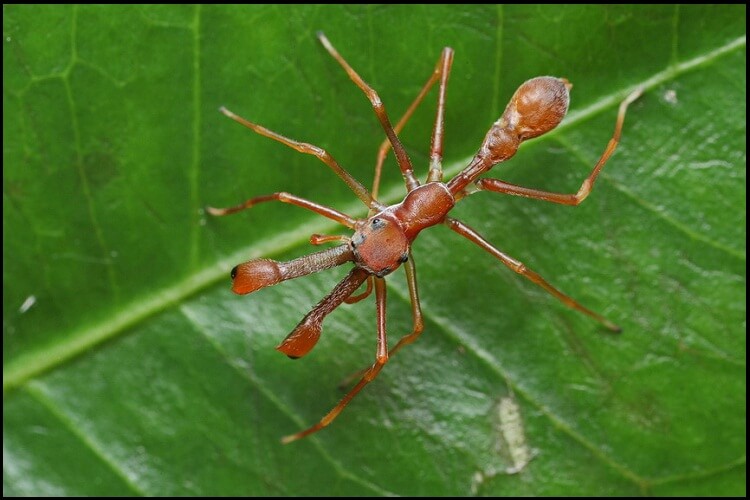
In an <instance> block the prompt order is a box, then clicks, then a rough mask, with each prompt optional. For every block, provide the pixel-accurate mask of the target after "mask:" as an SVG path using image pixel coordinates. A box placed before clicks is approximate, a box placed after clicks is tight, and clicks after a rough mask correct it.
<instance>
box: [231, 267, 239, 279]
mask: <svg viewBox="0 0 750 500" xmlns="http://www.w3.org/2000/svg"><path fill="white" fill-rule="evenodd" d="M238 267H240V266H234V267H233V268H232V272H231V273H229V276H231V277H232V279H234V277H235V276H237V268H238Z"/></svg>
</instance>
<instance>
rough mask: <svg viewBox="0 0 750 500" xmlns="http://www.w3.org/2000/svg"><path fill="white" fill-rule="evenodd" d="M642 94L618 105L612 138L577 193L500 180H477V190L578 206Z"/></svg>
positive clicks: (640, 91)
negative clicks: (627, 116) (635, 102)
mask: <svg viewBox="0 0 750 500" xmlns="http://www.w3.org/2000/svg"><path fill="white" fill-rule="evenodd" d="M642 92H643V89H638V90H636V91H635V92H633V93H632V94H630V95H629V96H628V97H626V98H625V100H624V101H622V103H620V110H619V112H618V113H617V122H616V123H615V132H614V134H612V138H611V139H610V140H609V144H607V148H606V149H605V150H604V153H602V156H601V158H599V161H598V162H596V165H595V166H594V169H593V170H592V171H591V174H589V176H588V177H587V178H586V179H585V180H584V181H583V184H581V187H580V189H579V190H578V192H577V193H575V194H560V193H551V192H548V191H540V190H538V189H530V188H526V187H523V186H516V185H515V184H510V183H508V182H504V181H501V180H500V179H479V180H478V181H476V182H475V184H476V186H477V187H478V188H479V189H481V190H485V191H495V192H496V193H506V194H512V195H515V196H525V197H526V198H534V199H537V200H544V201H549V202H552V203H560V204H562V205H573V206H575V205H578V204H580V203H581V202H582V201H583V200H585V199H586V197H587V196H588V195H589V193H590V192H591V189H593V187H594V182H596V178H597V176H598V175H599V172H601V171H602V168H603V167H604V164H605V163H607V160H609V157H610V156H612V153H614V152H615V148H617V144H618V143H619V142H620V134H621V132H622V124H623V122H624V120H625V112H626V111H627V109H628V105H629V104H630V103H632V102H633V101H635V100H636V99H638V97H640V95H641V93H642Z"/></svg>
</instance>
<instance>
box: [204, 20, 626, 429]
mask: <svg viewBox="0 0 750 500" xmlns="http://www.w3.org/2000/svg"><path fill="white" fill-rule="evenodd" d="M318 38H319V39H320V41H321V43H322V44H323V47H325V49H326V50H327V51H328V52H329V53H330V54H331V56H333V58H334V59H335V60H336V61H338V63H339V64H340V65H341V66H342V67H343V68H344V70H345V71H346V72H347V74H348V75H349V77H350V78H351V79H352V81H353V82H354V83H355V84H356V85H357V86H358V87H359V88H360V89H361V90H362V91H363V92H364V93H365V95H366V96H367V98H368V99H369V100H370V103H371V104H372V107H373V110H374V111H375V115H376V116H377V118H378V120H379V121H380V124H381V125H382V127H383V130H384V131H385V134H386V136H387V139H386V140H385V141H384V142H383V143H382V144H381V146H380V150H379V152H378V157H377V162H376V165H375V179H374V182H373V188H372V190H371V191H368V190H367V189H366V188H365V187H364V186H363V185H362V184H361V183H360V182H359V181H357V180H356V179H355V178H354V177H352V175H351V174H349V172H347V171H346V170H345V169H344V168H343V167H341V166H340V165H339V164H338V163H337V162H336V160H335V159H334V158H333V156H331V155H330V154H329V153H328V152H327V151H325V150H324V149H321V148H319V147H317V146H314V145H312V144H307V143H304V142H298V141H295V140H292V139H289V138H287V137H284V136H282V135H280V134H277V133H275V132H272V131H271V130H268V129H267V128H264V127H262V126H260V125H257V124H255V123H252V122H250V121H248V120H246V119H244V118H242V117H240V116H238V115H236V114H234V113H232V112H231V111H229V110H228V109H226V108H223V107H222V108H221V111H222V112H223V113H224V114H225V115H226V116H228V117H229V118H231V119H233V120H234V121H236V122H238V123H240V124H242V125H244V126H245V127H247V128H249V129H251V130H253V131H254V132H256V133H258V134H260V135H263V136H266V137H269V138H271V139H274V140H276V141H278V142H280V143H282V144H285V145H286V146H289V147H291V148H293V149H295V150H297V151H299V152H301V153H306V154H311V155H314V156H316V157H318V158H319V159H320V160H321V161H322V162H323V163H325V164H326V165H328V166H329V167H330V168H331V169H332V170H333V171H334V172H335V173H336V175H338V176H339V177H340V178H341V179H342V180H343V181H344V182H345V183H346V184H347V185H348V186H349V187H350V188H351V190H352V191H353V192H354V194H355V195H356V196H357V197H358V198H359V199H360V200H362V202H363V203H364V204H365V206H366V207H367V208H368V209H369V214H368V217H367V218H364V219H356V218H354V217H351V216H350V215H347V214H345V213H343V212H339V211H338V210H335V209H333V208H330V207H327V206H325V205H321V204H319V203H316V202H313V201H310V200H306V199H304V198H300V197H298V196H295V195H292V194H289V193H285V192H279V193H273V194H270V195H265V196H258V197H255V198H251V199H249V200H247V201H246V202H244V203H241V204H240V205H237V206H234V207H229V208H213V207H209V208H208V209H207V210H208V212H209V213H210V214H212V215H228V214H232V213H236V212H239V211H241V210H244V209H247V208H251V207H253V206H255V205H257V204H258V203H264V202H267V201H273V200H275V201H280V202H283V203H290V204H292V205H296V206H298V207H301V208H304V209H307V210H310V211H313V212H315V213H317V214H319V215H322V216H324V217H327V218H329V219H331V220H334V221H336V222H338V223H339V224H341V225H343V226H346V227H347V228H349V229H351V230H353V231H354V234H352V236H328V235H325V236H324V235H313V236H312V237H311V238H310V241H311V242H312V243H313V244H315V245H320V244H323V243H329V242H337V243H339V245H337V246H334V247H331V248H327V249H325V250H321V251H319V252H315V253H312V254H310V255H306V256H303V257H299V258H297V259H294V260H291V261H289V262H277V261H274V260H271V259H254V260H251V261H248V262H245V263H242V264H240V265H238V266H236V267H235V268H234V269H232V271H231V277H232V280H233V282H232V289H233V290H234V292H235V293H238V294H247V293H252V292H254V291H256V290H258V289H260V288H263V287H267V286H271V285H275V284H277V283H279V282H281V281H285V280H289V279H293V278H298V277H300V276H305V275H308V274H311V273H314V272H317V271H321V270H323V269H328V268H331V267H334V266H339V265H342V264H345V263H347V262H352V263H353V264H354V267H353V268H352V269H351V270H350V271H349V274H348V275H347V276H346V277H345V278H344V279H343V280H341V281H340V282H339V283H338V284H337V285H336V286H335V287H334V288H333V290H332V291H331V292H330V293H329V294H328V295H327V296H326V297H325V298H323V299H322V300H321V301H320V302H319V303H318V304H317V305H316V306H315V307H313V309H312V310H311V311H310V312H309V313H308V314H307V315H306V316H305V317H304V318H303V319H302V321H301V322H300V323H299V324H298V325H297V326H296V327H295V328H294V330H292V332H291V333H290V334H289V335H287V337H286V338H285V339H284V340H283V341H282V342H281V344H279V346H278V347H277V348H276V349H278V350H279V351H281V352H282V353H284V354H286V355H287V356H289V357H291V358H299V357H301V356H304V355H305V354H307V353H308V352H310V350H311V349H312V348H313V347H314V346H315V344H316V343H317V342H318V339H319V338H320V334H321V330H322V324H323V320H324V319H325V318H326V316H327V315H328V314H329V313H330V312H331V311H333V310H334V309H336V308H337V307H338V306H340V305H341V304H342V303H344V302H346V303H353V302H357V301H360V300H362V299H364V298H366V297H367V296H369V295H370V294H371V293H372V290H373V289H374V290H375V303H376V310H377V313H376V314H377V334H378V340H377V352H376V356H375V362H374V363H373V364H372V366H370V367H368V368H366V369H365V370H363V371H361V372H359V373H358V374H356V375H357V376H359V377H360V379H359V382H357V384H356V385H355V386H354V387H353V388H352V389H351V390H350V391H349V392H348V393H347V394H346V395H345V396H344V397H343V399H342V400H341V401H340V402H339V403H338V404H337V405H336V406H335V407H334V408H333V409H332V410H331V411H330V412H329V413H328V414H326V415H325V416H324V417H323V418H322V419H321V420H320V421H319V422H318V423H316V424H315V425H313V426H311V427H309V428H307V429H305V430H303V431H301V432H298V433H296V434H293V435H290V436H286V437H284V438H283V439H282V442H284V443H288V442H291V441H294V440H297V439H300V438H303V437H305V436H308V435H309V434H312V433H314V432H316V431H318V430H320V429H322V428H324V427H325V426H327V425H328V424H330V423H331V422H332V421H333V420H334V419H335V418H336V417H337V416H338V414H339V413H341V411H342V410H343V409H344V407H346V405H348V404H349V402H350V401H351V400H352V399H353V398H354V396H356V395H357V394H358V393H359V392H360V391H361V390H362V389H363V388H364V387H365V386H366V385H367V384H368V383H370V382H371V381H372V380H373V379H374V378H375V377H377V375H378V373H380V371H381V369H382V368H383V366H384V365H385V363H386V362H387V361H388V359H389V358H390V357H391V356H393V355H394V354H395V353H396V352H398V350H399V349H401V348H402V347H403V346H405V345H406V344H410V343H411V342H414V341H415V340H416V339H417V338H418V337H419V335H420V334H421V333H422V330H423V328H424V325H423V321H422V312H421V308H420V305H419V294H418V291H417V280H416V268H415V265H414V259H413V258H412V256H411V244H412V242H413V241H414V240H415V238H416V237H417V236H418V235H419V233H420V232H421V231H422V230H423V229H426V228H428V227H431V226H434V225H436V224H445V225H446V226H448V227H449V228H450V229H451V230H452V231H454V232H456V233H457V234H459V235H460V236H463V237H464V238H466V239H468V240H469V241H471V242H473V243H475V244H476V245H478V246H479V247H480V248H482V249H484V250H485V251H487V252H488V253H490V254H491V255H492V256H493V257H495V258H496V259H498V260H499V261H500V262H501V263H502V264H504V265H505V266H507V267H509V268H510V269H512V270H513V271H515V272H516V273H518V274H520V275H522V276H523V277H525V278H527V279H528V280H530V281H532V282H533V283H535V284H536V285H538V286H541V287H542V288H544V289H545V290H546V291H547V292H549V293H550V294H552V295H553V296H555V297H556V298H557V299H559V300H560V301H562V302H563V303H564V304H565V305H567V306H568V307H571V308H573V309H575V310H577V311H580V312H582V313H584V314H586V315H588V316H590V317H591V318H593V319H595V320H596V321H598V322H599V323H601V324H602V325H603V326H604V327H606V328H607V329H609V330H611V331H614V332H619V331H620V328H619V327H618V326H617V325H615V324H614V323H612V322H610V321H608V320H607V319H605V318H604V317H602V316H600V315H599V314H597V313H595V312H593V311H591V310H590V309H588V308H586V307H584V306H583V305H581V304H579V303H578V302H577V301H575V300H574V299H572V298H571V297H569V296H567V295H565V294H564V293H562V292H560V291H559V290H557V289H556V288H555V287H553V286H552V285H550V284H549V283H548V282H547V281H546V280H545V279H544V278H542V277H541V276H540V275H539V274H537V273H535V272H534V271H532V270H531V269H529V268H527V267H526V266H525V265H524V264H523V263H522V262H520V261H518V260H516V259H514V258H513V257H511V256H509V255H507V254H505V253H504V252H502V251H500V250H498V249H497V248H495V247H494V246H492V244H491V243H489V242H488V241H487V240H485V239H484V238H483V237H482V236H481V235H479V234H478V233H477V232H476V231H475V230H473V229H472V228H471V227H469V226H468V225H466V224H464V223H463V222H461V221H459V220H458V219H455V218H453V217H450V216H449V215H448V214H449V213H450V211H451V209H452V208H453V207H454V206H455V205H456V203H458V202H459V201H460V200H461V199H463V198H464V197H466V196H468V195H469V194H472V193H474V192H476V191H493V192H496V193H504V194H510V195H515V196H524V197H527V198H533V199H538V200H544V201H548V202H552V203H559V204H563V205H578V204H579V203H581V202H582V201H583V200H584V199H586V197H587V196H588V195H589V193H590V192H591V189H592V188H593V186H594V182H595V181H596V178H597V176H598V175H599V173H600V172H601V170H602V167H604V164H605V163H606V162H607V160H608V159H609V157H610V156H611V155H612V153H613V152H614V151H615V148H616V147H617V144H618V142H619V139H620V133H621V131H622V125H623V120H624V118H625V111H626V109H627V107H628V105H629V104H630V103H631V102H633V101H634V100H635V99H636V98H638V96H639V95H640V94H641V89H639V90H636V91H635V92H633V93H632V94H630V95H629V96H628V97H627V98H626V99H625V100H624V101H623V102H622V104H620V109H619V112H618V115H617V121H616V124H615V131H614V134H613V135H612V138H611V139H610V141H609V144H608V145H607V147H606V149H605V150H604V153H603V154H602V156H601V158H600V159H599V161H598V162H597V163H596V165H595V166H594V169H593V170H592V172H591V174H590V175H589V176H588V177H587V178H586V179H585V180H584V181H583V184H582V185H581V188H580V189H579V190H578V192H577V193H575V194H559V193H552V192H547V191H540V190H537V189H531V188H526V187H523V186H517V185H514V184H510V183H507V182H504V181H501V180H499V179H488V178H479V176H480V175H482V174H484V173H485V172H487V171H489V170H490V169H491V168H492V167H493V166H495V165H496V164H498V163H500V162H502V161H505V160H507V159H509V158H511V157H512V156H513V155H514V154H515V153H516V151H517V150H518V147H519V146H520V144H521V143H522V142H523V141H526V140H528V139H532V138H534V137H538V136H540V135H542V134H545V133H546V132H549V131H550V130H552V129H553V128H555V127H556V126H557V125H558V124H559V123H560V122H561V121H562V119H563V117H564V116H565V114H566V113H567V110H568V102H569V90H570V88H571V84H570V83H569V82H568V81H567V80H565V79H564V78H554V77H550V76H542V77H537V78H533V79H531V80H529V81H527V82H525V83H524V84H522V85H521V86H520V87H519V88H518V90H516V92H515V94H514V95H513V97H512V98H511V100H510V103H509V104H508V106H507V107H506V109H505V112H504V113H503V114H502V116H501V117H500V119H499V120H497V121H496V122H495V123H494V124H493V125H492V127H491V128H490V130H489V131H488V132H487V135H486V136H485V138H484V141H483V142H482V144H481V146H480V147H479V150H478V151H477V153H476V155H475V156H474V158H473V159H472V160H471V162H470V163H469V164H468V165H467V166H466V167H465V168H464V169H463V170H462V171H461V172H459V173H458V174H457V175H456V176H454V177H453V178H452V179H451V180H450V181H448V182H443V171H442V164H441V163H442V157H443V131H444V118H445V95H446V89H447V84H448V76H449V75H450V70H451V64H452V62H453V50H452V49H451V48H449V47H446V48H444V49H443V52H442V54H441V55H440V59H439V60H438V62H437V65H436V66H435V69H434V71H433V72H432V74H431V75H430V77H429V79H428V80H427V82H426V83H425V84H424V86H423V87H422V89H421V91H420V92H419V94H418V95H417V97H416V98H415V99H414V102H412V104H411V105H410V106H409V108H408V109H407V111H406V112H405V113H404V115H403V116H402V117H401V119H400V120H399V121H398V122H397V123H396V125H395V126H394V125H392V124H391V121H390V119H389V117H388V114H387V113H386V110H385V106H384V105H383V103H382V101H381V100H380V97H379V96H378V94H377V92H376V91H375V90H373V89H372V88H371V87H370V86H369V85H367V83H365V82H364V81H363V80H362V78H361V77H360V76H359V75H358V74H357V73H356V72H355V71H354V69H352V67H351V66H349V64H348V63H347V62H346V61H345V60H344V58H343V57H341V55H339V53H338V52H337V51H336V49H335V48H334V47H333V45H331V43H330V42H329V41H328V39H327V38H326V37H325V35H324V34H322V33H318ZM436 83H438V100H437V113H436V117H435V124H434V127H433V131H432V141H431V146H430V166H429V172H428V174H427V180H426V182H425V183H424V184H421V183H420V182H419V180H417V178H416V177H415V175H414V171H413V168H412V164H411V161H410V159H409V157H408V155H407V153H406V150H405V149H404V146H403V145H402V144H401V141H400V140H399V138H398V134H399V133H400V131H401V130H402V128H403V127H404V125H405V123H406V122H407V121H408V120H409V118H410V117H411V115H412V114H413V112H414V110H415V109H416V107H417V106H418V105H419V104H420V103H421V102H422V100H423V99H424V97H425V95H426V94H427V92H428V91H429V90H430V89H431V88H432V87H433V85H435V84H436ZM391 148H392V149H393V152H394V153H395V155H396V159H397V161H398V165H399V168H400V169H401V174H402V176H403V178H404V182H405V184H406V189H407V191H408V192H407V194H406V197H405V198H404V199H403V200H402V201H401V202H400V203H397V204H395V205H390V206H386V205H384V204H382V203H381V202H379V201H378V199H377V195H378V188H379V185H380V174H381V171H382V167H383V162H384V160H385V157H386V155H387V153H388V150H389V149H391ZM402 265H403V266H404V269H405V271H406V281H407V284H408V288H409V297H410V299H411V307H412V318H413V326H412V330H411V332H410V333H408V334H407V335H405V336H404V337H402V338H401V339H400V340H399V341H398V343H397V344H396V345H395V346H393V347H391V348H390V349H389V348H388V344H387V339H386V328H385V307H386V286H385V277H386V276H387V275H388V274H390V273H392V272H393V271H395V270H396V269H397V268H398V267H400V266H402ZM365 283H366V288H365V290H364V291H363V292H361V293H359V294H356V295H355V294H354V292H356V291H357V289H359V288H360V286H361V285H363V284H365Z"/></svg>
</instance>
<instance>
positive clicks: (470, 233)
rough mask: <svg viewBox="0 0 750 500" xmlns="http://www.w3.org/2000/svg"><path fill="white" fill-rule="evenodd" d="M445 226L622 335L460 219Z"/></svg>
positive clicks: (446, 222) (601, 317)
mask: <svg viewBox="0 0 750 500" xmlns="http://www.w3.org/2000/svg"><path fill="white" fill-rule="evenodd" d="M445 224H446V225H447V226H448V227H449V228H450V229H451V230H452V231H455V232H456V233H458V234H459V235H461V236H463V237H464V238H466V239H467V240H469V241H471V242H472V243H474V244H476V245H477V246H479V247H480V248H482V249H483V250H485V251H486V252H488V253H490V254H491V255H492V256H493V257H495V258H496V259H498V260H499V261H500V262H502V263H503V264H504V265H505V266H507V267H509V268H510V269H512V270H513V271H515V272H516V273H518V274H520V275H521V276H523V277H524V278H526V279H528V280H529V281H531V282H532V283H534V284H535V285H538V286H540V287H542V288H543V289H545V290H546V291H547V292H548V293H549V294H551V295H552V296H554V297H555V298H556V299H557V300H559V301H560V302H562V303H563V304H565V305H566V306H568V307H570V308H571V309H575V310H576V311H579V312H582V313H583V314H585V315H587V316H589V317H591V318H593V319H595V320H596V321H598V322H599V323H601V324H602V325H603V326H604V327H606V328H607V329H608V330H610V331H612V332H615V333H620V332H621V331H622V328H620V327H619V326H617V325H616V324H614V323H612V322H611V321H609V320H608V319H606V318H605V317H603V316H601V315H600V314H597V313H595V312H594V311H592V310H591V309H588V308H587V307H584V306H583V305H581V304H580V303H579V302H577V301H576V300H575V299H573V298H572V297H570V296H568V295H565V294H564V293H562V292H561V291H560V290H558V289H557V288H555V287H553V286H552V285H550V284H549V283H548V282H547V281H546V280H545V279H544V278H542V277H541V276H540V275H539V274H537V273H535V272H534V271H532V270H530V269H529V268H527V267H526V265H524V264H523V263H522V262H520V261H518V260H516V259H514V258H513V257H511V256H509V255H507V254H506V253H503V252H501V251H500V250H498V249H497V248H495V247H494V246H492V244H490V243H489V242H488V241H487V240H485V239H484V238H483V237H482V236H481V235H480V234H479V233H477V232H476V231H474V230H473V229H472V228H470V227H469V226H467V225H466V224H464V223H463V222H461V221H459V220H458V219H454V218H452V217H446V219H445Z"/></svg>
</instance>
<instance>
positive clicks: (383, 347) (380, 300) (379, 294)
mask: <svg viewBox="0 0 750 500" xmlns="http://www.w3.org/2000/svg"><path fill="white" fill-rule="evenodd" d="M375 303H376V307H377V318H378V319H377V323H378V348H377V354H376V356H375V363H374V364H373V365H372V366H371V367H370V368H369V369H368V370H367V371H366V372H365V374H364V376H363V377H362V379H361V380H360V381H359V382H358V383H357V385H355V386H354V387H353V388H352V390H351V391H349V392H348V393H347V394H346V396H344V397H343V399H342V400H341V401H339V403H338V404H337V405H336V406H334V407H333V409H332V410H331V411H330V412H328V413H327V414H326V416H324V417H323V418H322V419H321V420H320V422H318V423H317V424H315V425H313V426H312V427H309V428H307V429H305V430H304V431H301V432H298V433H296V434H292V435H290V436H285V437H283V438H282V439H281V442H282V443H284V444H286V443H291V442H292V441H296V440H297V439H301V438H303V437H305V436H309V435H310V434H312V433H313V432H317V431H319V430H320V429H322V428H323V427H325V426H327V425H328V424H330V423H331V422H333V420H334V419H335V418H336V417H337V416H338V415H339V413H341V410H343V409H344V408H346V405H348V404H349V402H350V401H351V400H352V399H353V398H354V396H356V395H357V394H358V393H359V391H361V390H362V388H364V386H366V385H367V384H369V383H370V382H372V381H373V379H375V377H377V376H378V373H380V370H381V369H382V368H383V366H384V365H385V363H386V362H387V361H388V341H387V339H386V334H385V280H384V279H383V278H375Z"/></svg>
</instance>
